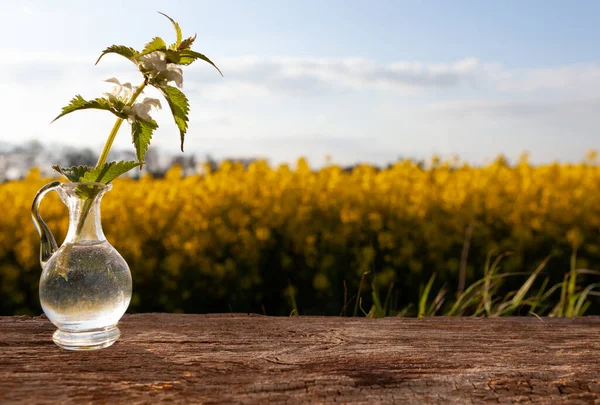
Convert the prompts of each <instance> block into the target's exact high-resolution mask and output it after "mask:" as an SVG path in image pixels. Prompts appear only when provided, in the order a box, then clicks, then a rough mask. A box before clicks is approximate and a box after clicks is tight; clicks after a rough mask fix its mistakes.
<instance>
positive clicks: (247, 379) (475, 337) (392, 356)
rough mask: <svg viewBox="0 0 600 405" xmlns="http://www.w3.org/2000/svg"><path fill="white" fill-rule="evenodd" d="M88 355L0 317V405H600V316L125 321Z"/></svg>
mask: <svg viewBox="0 0 600 405" xmlns="http://www.w3.org/2000/svg"><path fill="white" fill-rule="evenodd" d="M119 325H120V328H121V332H122V338H121V340H120V341H119V342H117V343H116V344H115V345H114V346H112V347H110V348H108V349H104V350H99V351H94V352H67V351H64V350H61V349H59V348H58V347H56V346H55V345H54V344H53V343H52V341H51V335H52V332H53V331H54V326H53V325H52V324H51V323H50V322H48V320H46V319H45V318H41V317H38V318H30V317H0V403H1V404H12V403H23V404H36V403H47V404H55V403H61V404H84V403H106V404H115V403H123V404H135V403H148V404H157V403H162V401H164V402H167V401H171V403H256V404H259V403H260V404H262V403H281V404H284V403H286V404H294V403H355V402H356V403H360V402H363V403H369V404H374V403H398V404H405V403H415V404H416V403H440V404H442V403H443V404H445V403H449V402H454V403H514V402H536V403H552V404H558V403H565V404H566V403H569V404H571V403H572V404H576V403H586V404H587V403H590V404H593V403H600V318H598V317H591V318H579V319H574V320H569V319H564V320H558V319H547V318H544V319H537V318H534V317H529V318H506V319H474V318H430V319H423V320H419V319H403V318H386V319H377V320H370V319H358V318H355V319H351V318H333V317H331V318H321V317H293V318H271V317H264V316H259V315H240V314H231V315H172V314H143V315H128V316H125V317H124V318H123V320H122V321H121V323H120V324H119Z"/></svg>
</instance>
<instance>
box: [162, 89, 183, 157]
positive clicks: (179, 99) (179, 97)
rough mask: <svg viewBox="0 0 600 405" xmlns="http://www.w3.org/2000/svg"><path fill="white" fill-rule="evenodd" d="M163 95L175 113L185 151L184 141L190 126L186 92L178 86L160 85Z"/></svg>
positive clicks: (174, 117) (174, 116)
mask: <svg viewBox="0 0 600 405" xmlns="http://www.w3.org/2000/svg"><path fill="white" fill-rule="evenodd" d="M159 90H160V91H161V92H162V94H163V96H164V97H165V99H166V100H167V103H168V104H169V107H170V108H171V112H172V113H173V119H174V120H175V124H177V127H178V128H179V136H180V138H181V151H182V152H183V141H184V138H185V133H186V131H187V128H188V124H187V123H188V113H189V112H190V103H189V101H188V99H187V98H186V97H185V94H183V92H182V91H181V90H179V89H178V88H177V87H173V86H165V87H159Z"/></svg>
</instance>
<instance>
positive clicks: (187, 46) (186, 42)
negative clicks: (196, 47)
mask: <svg viewBox="0 0 600 405" xmlns="http://www.w3.org/2000/svg"><path fill="white" fill-rule="evenodd" d="M195 40H196V34H194V36H193V37H189V38H186V39H184V40H183V41H181V44H180V45H179V47H178V48H177V50H179V51H185V50H188V49H190V48H191V47H192V44H193V43H194V41H195Z"/></svg>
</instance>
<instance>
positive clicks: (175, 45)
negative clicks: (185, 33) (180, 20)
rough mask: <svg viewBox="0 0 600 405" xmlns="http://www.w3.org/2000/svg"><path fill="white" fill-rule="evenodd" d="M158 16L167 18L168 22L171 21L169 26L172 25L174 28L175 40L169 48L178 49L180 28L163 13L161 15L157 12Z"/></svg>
mask: <svg viewBox="0 0 600 405" xmlns="http://www.w3.org/2000/svg"><path fill="white" fill-rule="evenodd" d="M158 14H162V15H164V16H165V17H167V18H168V19H169V21H171V24H173V28H175V35H176V38H177V40H176V41H175V43H174V44H173V45H171V46H170V47H169V48H170V49H178V48H179V45H180V44H181V27H180V26H179V24H177V22H175V20H173V19H172V18H171V17H169V16H168V15H166V14H165V13H161V12H160V11H159V12H158Z"/></svg>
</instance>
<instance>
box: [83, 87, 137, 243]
mask: <svg viewBox="0 0 600 405" xmlns="http://www.w3.org/2000/svg"><path fill="white" fill-rule="evenodd" d="M144 87H146V81H145V80H144V81H143V82H142V84H141V85H140V86H139V87H138V88H137V89H136V91H135V92H134V93H133V94H132V95H131V98H130V99H129V101H127V104H125V106H126V107H131V106H132V105H133V103H135V100H136V99H137V98H138V96H139V95H140V94H142V91H144ZM122 123H123V118H117V121H115V125H113V128H112V130H111V131H110V134H108V139H107V140H106V143H105V144H104V148H103V149H102V153H101V154H100V157H99V158H98V163H96V167H100V166H102V165H104V163H106V159H107V158H108V154H109V153H110V148H111V147H112V144H113V142H114V141H115V138H116V136H117V132H119V128H121V124H122ZM93 203H94V199H93V198H92V199H88V200H86V202H85V203H84V205H83V212H82V214H81V217H80V219H79V223H78V224H77V232H76V233H75V241H76V242H79V239H80V237H81V231H82V230H83V226H84V224H85V221H86V219H87V216H88V214H89V212H90V209H91V208H92V204H93Z"/></svg>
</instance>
